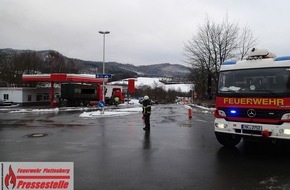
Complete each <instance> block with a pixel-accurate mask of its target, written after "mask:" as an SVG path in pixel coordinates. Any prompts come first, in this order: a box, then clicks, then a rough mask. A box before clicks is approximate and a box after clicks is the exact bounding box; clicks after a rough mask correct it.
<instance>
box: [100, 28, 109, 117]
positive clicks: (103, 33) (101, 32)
mask: <svg viewBox="0 0 290 190" xmlns="http://www.w3.org/2000/svg"><path fill="white" fill-rule="evenodd" d="M99 33H100V34H102V35H103V74H105V36H106V34H110V32H109V31H99ZM104 80H105V79H104V78H103V88H102V95H103V102H104V103H105V81H104ZM102 113H104V107H103V108H102Z"/></svg>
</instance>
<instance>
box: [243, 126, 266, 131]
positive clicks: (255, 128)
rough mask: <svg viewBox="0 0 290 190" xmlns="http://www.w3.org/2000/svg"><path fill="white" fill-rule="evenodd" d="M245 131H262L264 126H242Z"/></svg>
mask: <svg viewBox="0 0 290 190" xmlns="http://www.w3.org/2000/svg"><path fill="white" fill-rule="evenodd" d="M242 129H243V130H251V131H262V126H257V125H242Z"/></svg>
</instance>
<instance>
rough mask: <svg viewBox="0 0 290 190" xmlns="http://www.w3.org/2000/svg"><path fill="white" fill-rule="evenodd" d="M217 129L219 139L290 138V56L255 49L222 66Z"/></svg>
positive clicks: (230, 142) (231, 144)
mask: <svg viewBox="0 0 290 190" xmlns="http://www.w3.org/2000/svg"><path fill="white" fill-rule="evenodd" d="M214 115H215V122H214V129H215V135H216V138H217V140H218V141H219V143H221V144H222V145H224V146H227V147H234V146H236V145H237V144H239V143H240V141H241V139H242V138H250V139H258V140H265V139H271V140H272V141H276V140H290V56H284V57H276V56H275V55H274V54H272V53H270V52H268V51H267V50H264V49H263V50H258V49H253V50H252V52H251V53H250V54H249V56H248V58H247V59H246V60H241V61H225V62H224V63H223V64H222V65H221V68H220V72H219V82H218V87H217V95H216V110H215V113H214Z"/></svg>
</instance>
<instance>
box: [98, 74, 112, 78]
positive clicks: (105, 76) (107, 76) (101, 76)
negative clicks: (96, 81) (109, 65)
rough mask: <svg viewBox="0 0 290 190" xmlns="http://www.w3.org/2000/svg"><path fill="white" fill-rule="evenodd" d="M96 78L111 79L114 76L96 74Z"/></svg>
mask: <svg viewBox="0 0 290 190" xmlns="http://www.w3.org/2000/svg"><path fill="white" fill-rule="evenodd" d="M96 78H105V79H110V78H112V74H96Z"/></svg>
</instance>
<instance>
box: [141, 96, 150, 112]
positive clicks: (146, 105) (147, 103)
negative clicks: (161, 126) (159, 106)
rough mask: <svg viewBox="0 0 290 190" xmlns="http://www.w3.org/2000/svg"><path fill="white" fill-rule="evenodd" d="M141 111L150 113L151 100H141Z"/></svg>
mask: <svg viewBox="0 0 290 190" xmlns="http://www.w3.org/2000/svg"><path fill="white" fill-rule="evenodd" d="M142 105H143V106H142V113H143V115H150V114H151V101H150V100H149V99H148V100H143V102H142Z"/></svg>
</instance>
